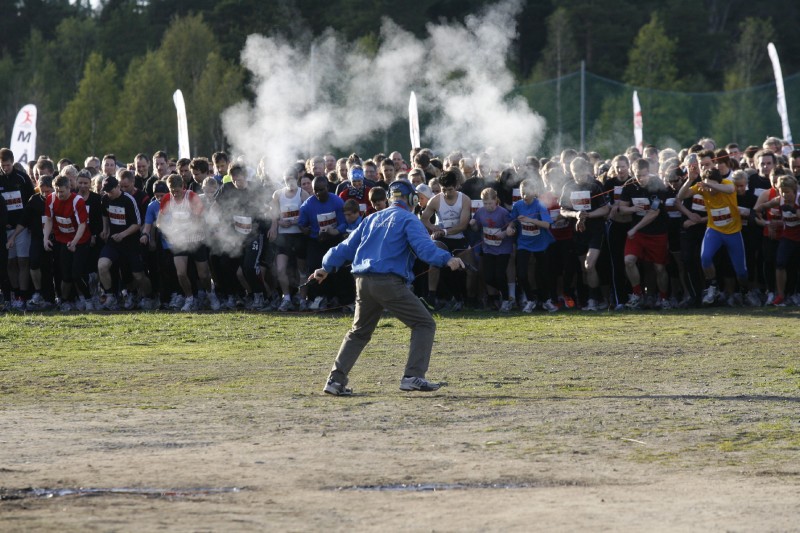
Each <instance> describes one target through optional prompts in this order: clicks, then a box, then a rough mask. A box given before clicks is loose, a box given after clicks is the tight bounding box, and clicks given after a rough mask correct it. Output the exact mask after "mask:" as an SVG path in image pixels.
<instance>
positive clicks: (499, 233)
mask: <svg viewBox="0 0 800 533" xmlns="http://www.w3.org/2000/svg"><path fill="white" fill-rule="evenodd" d="M504 237H505V232H503V230H502V229H500V228H487V227H485V226H484V228H483V242H484V244H486V245H487V246H500V245H501V244H502V243H503V238H504Z"/></svg>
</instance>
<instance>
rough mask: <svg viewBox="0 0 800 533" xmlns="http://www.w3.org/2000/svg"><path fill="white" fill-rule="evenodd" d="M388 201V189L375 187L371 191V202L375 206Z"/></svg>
mask: <svg viewBox="0 0 800 533" xmlns="http://www.w3.org/2000/svg"><path fill="white" fill-rule="evenodd" d="M383 200H386V189H384V188H383V187H373V188H371V189H370V190H369V201H370V202H372V203H373V204H374V203H375V202H380V201H383Z"/></svg>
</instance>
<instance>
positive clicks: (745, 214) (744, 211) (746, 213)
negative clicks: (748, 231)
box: [739, 206, 750, 226]
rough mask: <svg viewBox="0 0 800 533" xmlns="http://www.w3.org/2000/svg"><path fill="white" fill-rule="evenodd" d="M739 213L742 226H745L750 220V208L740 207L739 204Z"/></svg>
mask: <svg viewBox="0 0 800 533" xmlns="http://www.w3.org/2000/svg"><path fill="white" fill-rule="evenodd" d="M739 215H740V216H741V218H742V226H747V224H748V223H749V222H750V220H749V217H750V209H749V208H747V207H741V206H740V207H739Z"/></svg>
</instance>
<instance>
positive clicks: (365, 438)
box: [0, 309, 800, 531]
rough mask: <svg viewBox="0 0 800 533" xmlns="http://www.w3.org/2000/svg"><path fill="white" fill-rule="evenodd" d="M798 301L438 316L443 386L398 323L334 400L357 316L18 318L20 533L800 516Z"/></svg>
mask: <svg viewBox="0 0 800 533" xmlns="http://www.w3.org/2000/svg"><path fill="white" fill-rule="evenodd" d="M798 317H800V312H798V311H794V310H791V309H787V310H775V309H760V310H749V309H748V310H727V309H720V310H709V311H704V312H699V313H695V312H670V313H651V312H644V313H622V314H611V313H601V314H580V313H578V314H569V315H567V314H555V315H542V314H539V315H533V316H527V315H525V316H522V315H511V316H497V315H488V314H481V313H465V314H463V315H447V316H441V317H437V323H438V326H439V329H438V331H437V341H436V345H435V347H434V355H433V359H432V362H431V368H430V372H429V376H428V377H429V378H430V379H433V380H443V381H446V382H447V383H448V385H447V386H446V387H444V388H442V389H441V390H440V391H439V392H437V393H433V394H428V395H423V394H417V395H414V394H406V393H402V392H400V391H398V389H397V386H398V382H399V378H400V376H401V375H402V370H403V364H404V361H405V356H406V351H407V342H408V330H407V329H406V328H405V327H404V326H403V325H402V324H401V323H399V322H398V321H397V320H395V319H393V318H385V319H383V320H382V321H381V323H380V325H379V327H378V329H377V331H376V334H375V337H374V338H373V342H372V343H371V344H370V345H369V346H368V348H367V350H366V351H365V353H364V355H363V356H362V358H361V360H360V361H359V362H358V364H357V365H356V367H355V369H354V370H353V373H352V374H351V376H350V377H351V383H350V384H351V386H353V388H354V389H355V392H356V395H355V396H354V397H351V398H332V397H329V396H326V395H323V394H322V393H321V389H322V386H323V385H324V380H325V377H326V375H327V371H328V369H329V367H330V365H331V363H332V361H333V358H334V355H335V352H336V350H337V348H338V345H339V343H340V341H341V338H342V335H343V334H344V332H345V331H346V330H347V328H348V327H349V323H350V318H349V317H340V316H327V315H322V316H298V315H294V316H285V315H276V314H192V315H186V314H163V313H140V314H108V315H103V314H92V315H77V314H76V315H69V316H62V315H35V314H32V315H6V316H2V317H0V345H2V346H3V354H2V356H0V398H1V399H2V407H0V497H3V495H5V497H4V498H3V499H2V500H0V529H2V530H38V529H54V530H55V529H59V530H70V531H73V530H74V531H78V530H98V531H107V530H122V531H136V530H152V529H170V530H191V531H195V530H201V531H202V530H212V531H223V530H225V531H227V530H261V529H265V528H266V529H280V530H297V531H303V530H316V529H333V530H338V529H351V528H359V529H367V530H372V529H374V530H378V529H383V530H385V529H386V528H389V529H394V528H396V527H399V526H401V525H402V524H404V523H405V522H404V520H405V519H406V518H407V516H406V513H411V515H412V516H413V517H414V521H415V522H416V521H418V520H422V521H423V523H424V525H420V527H414V529H422V530H445V531H446V530H505V531H507V530H518V531H527V530H530V529H538V528H539V527H536V528H531V524H532V523H534V522H531V520H536V522H535V523H536V524H537V525H538V526H540V527H541V528H543V529H561V530H574V529H614V530H638V531H641V530H642V529H651V530H687V529H689V530H691V529H694V530H709V529H711V530H714V529H728V530H737V529H739V528H740V529H742V530H753V529H761V530H797V529H798V527H800V526H798V525H797V524H800V512H799V511H798V505H797V504H798V503H800V496H798V494H800V466H798V464H799V463H798V458H800V416H799V415H798V413H799V412H800V349H798V347H800V330H799V329H798ZM28 487H45V488H50V489H63V488H77V487H94V488H98V487H102V488H111V487H118V488H119V487H127V488H130V487H134V488H140V489H143V490H144V489H148V490H149V489H152V488H172V489H181V490H195V489H197V488H204V487H205V488H225V487H238V488H242V489H244V490H242V491H241V492H236V493H224V494H207V493H203V494H182V495H179V496H174V495H173V496H170V497H164V498H155V497H153V496H152V495H150V496H138V495H103V496H94V497H84V496H62V497H56V498H49V499H43V498H32V497H21V495H22V494H23V493H22V492H20V490H21V489H25V488H28ZM498 487H505V488H498ZM377 488H384V489H386V490H377ZM432 488H436V489H439V490H423V489H432ZM414 489H416V490H414ZM425 520H429V521H430V522H426V521H425Z"/></svg>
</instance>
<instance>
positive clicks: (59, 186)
mask: <svg viewBox="0 0 800 533" xmlns="http://www.w3.org/2000/svg"><path fill="white" fill-rule="evenodd" d="M791 148H792V147H787V146H785V143H783V142H782V141H781V140H780V139H777V138H774V137H770V138H768V139H767V140H766V141H765V142H764V144H763V146H761V147H757V146H750V147H747V148H746V149H745V150H740V149H739V146H738V145H736V144H728V145H727V146H726V147H725V148H718V147H717V146H716V144H715V143H714V141H713V140H711V139H707V138H706V139H701V140H700V141H698V143H697V144H695V145H694V146H692V147H690V148H686V149H683V150H681V151H680V152H677V151H675V150H673V149H669V148H667V149H662V150H660V151H659V150H658V149H657V148H656V147H654V146H647V147H645V148H644V150H643V153H640V152H639V150H637V149H636V148H630V149H628V150H627V151H626V153H625V154H618V155H616V156H614V157H613V158H611V159H610V160H605V159H603V158H602V157H601V156H600V155H599V154H598V153H596V152H588V153H584V152H581V153H579V152H577V151H576V150H572V149H567V150H564V151H563V152H562V153H561V154H560V155H558V156H555V157H551V158H542V159H539V158H536V157H527V158H526V159H525V160H524V161H515V162H511V163H508V164H506V163H501V162H500V161H497V160H496V159H494V158H493V157H492V155H491V153H481V154H474V155H473V154H464V153H458V152H454V153H451V154H449V155H448V156H446V157H443V158H441V159H440V158H437V157H435V156H434V154H433V153H432V152H431V151H430V150H428V149H421V150H420V149H415V150H412V152H411V154H410V161H409V162H408V163H406V161H404V158H403V156H402V154H400V153H399V152H393V153H391V154H390V155H389V156H388V157H387V156H385V155H384V154H378V155H375V156H374V157H373V158H372V159H369V160H366V161H363V160H362V159H361V158H360V157H359V156H358V155H356V154H352V155H350V156H349V157H347V158H340V159H338V160H337V159H336V157H335V156H334V155H332V154H325V155H324V156H315V157H312V158H310V159H308V160H307V161H301V162H298V163H297V164H296V165H294V166H292V167H291V168H289V169H287V170H286V171H285V172H284V174H283V176H282V177H281V178H280V179H279V180H276V179H270V177H269V176H268V175H267V174H266V172H265V170H264V168H265V165H264V162H263V161H262V162H261V163H260V164H259V165H258V168H257V169H255V170H251V169H250V168H248V167H247V165H246V164H245V163H244V162H242V161H239V160H231V159H230V158H229V157H228V155H227V154H225V153H224V152H217V153H215V154H213V156H212V158H211V159H210V160H209V159H206V158H202V157H198V158H195V159H191V160H190V159H185V158H184V159H179V160H177V161H175V160H170V159H169V158H168V156H167V154H166V153H164V152H156V153H155V154H153V155H152V157H148V156H147V155H145V154H139V155H137V156H136V157H135V159H134V161H133V163H130V164H127V165H125V164H122V163H121V162H119V161H117V159H116V157H115V156H114V155H113V154H107V155H105V156H103V158H102V159H100V158H97V157H93V156H92V157H88V158H87V159H86V160H85V162H84V164H83V165H82V168H79V165H76V164H75V163H73V162H71V161H68V160H63V159H62V160H60V161H58V162H57V163H56V162H53V161H52V160H50V159H49V158H47V157H46V156H42V157H40V158H39V159H38V160H37V161H32V162H30V163H29V165H28V167H27V168H26V167H25V166H23V165H21V164H19V163H14V160H15V159H14V154H13V153H12V152H11V151H10V150H9V149H7V148H3V149H0V163H2V167H1V168H0V193H2V196H3V200H4V201H2V202H0V223H2V225H3V226H4V227H5V228H6V243H5V246H0V283H1V285H0V289H1V290H2V293H0V305H1V306H2V308H3V309H4V310H9V311H25V310H27V311H45V310H51V309H57V310H60V311H62V312H69V311H72V310H78V311H94V310H101V309H108V310H118V309H127V310H132V309H143V310H155V309H171V310H179V311H184V312H188V311H197V310H205V309H208V310H213V311H219V310H225V309H235V308H247V309H250V310H264V311H269V310H274V311H281V312H287V311H314V312H318V311H324V310H326V309H341V310H346V311H347V310H349V311H352V309H353V307H354V298H355V290H354V282H353V278H352V275H350V273H349V270H348V269H347V268H344V269H341V270H340V271H338V272H334V273H331V275H330V276H329V277H328V279H326V281H325V282H324V283H322V284H319V285H317V284H313V283H312V284H304V281H305V280H306V278H307V277H308V273H309V272H313V271H314V270H315V269H316V268H319V267H320V265H321V263H322V258H323V256H324V255H325V253H326V252H327V251H328V250H329V249H330V248H331V247H333V246H334V245H336V244H338V243H339V242H342V240H344V239H345V238H346V237H347V235H348V234H349V233H350V232H351V231H352V230H354V229H355V228H356V227H358V225H359V224H360V223H361V221H362V220H363V219H364V218H365V217H368V216H370V215H371V214H372V213H373V212H375V211H376V210H380V209H386V208H387V207H390V206H388V205H387V195H386V191H387V189H388V186H389V184H390V183H392V181H394V180H399V179H403V180H408V181H409V182H411V183H412V184H413V185H414V186H415V188H416V193H417V198H418V205H417V206H416V207H415V212H416V214H417V215H418V216H419V217H420V219H421V220H422V222H423V224H424V225H425V226H426V228H427V229H428V231H429V233H430V235H431V238H432V239H434V240H436V241H437V243H438V245H439V246H441V247H446V248H447V249H448V250H449V251H451V252H452V253H453V254H454V255H458V256H459V257H461V258H462V259H463V260H464V262H465V263H466V264H467V266H468V268H467V269H466V270H465V271H464V270H462V271H454V272H451V271H449V270H447V269H445V270H441V271H440V270H439V269H437V268H432V267H429V266H428V265H425V264H423V263H421V262H419V261H418V262H417V265H416V266H415V273H416V274H417V277H416V279H415V280H414V290H415V292H416V293H417V294H418V295H419V296H420V297H421V298H423V300H424V301H425V303H426V305H427V306H428V307H429V308H430V309H431V310H449V311H460V310H462V309H464V308H476V309H487V310H497V311H499V312H509V311H511V310H512V309H515V308H516V309H520V310H521V311H522V312H526V313H530V312H533V311H535V310H545V311H549V312H556V311H559V310H562V309H583V310H585V311H597V310H601V309H603V310H604V309H612V310H622V309H641V308H658V309H671V308H676V307H680V308H688V307H701V306H710V305H728V306H741V305H746V306H762V305H775V306H783V305H786V304H794V305H800V293H799V292H798V279H797V278H798V268H797V265H798V257H799V256H800V253H799V252H800V217H798V211H797V209H798V184H797V178H796V177H795V176H796V175H800V150H792V149H791ZM151 163H152V169H151ZM276 182H277V183H276Z"/></svg>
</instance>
